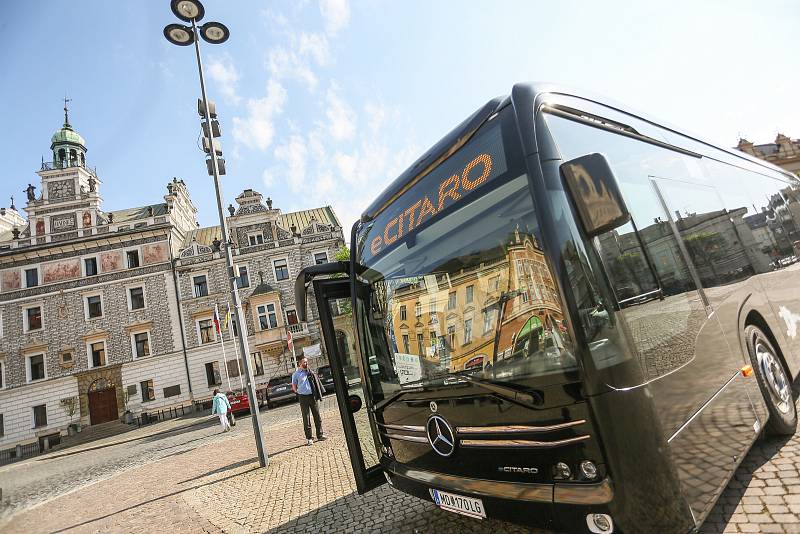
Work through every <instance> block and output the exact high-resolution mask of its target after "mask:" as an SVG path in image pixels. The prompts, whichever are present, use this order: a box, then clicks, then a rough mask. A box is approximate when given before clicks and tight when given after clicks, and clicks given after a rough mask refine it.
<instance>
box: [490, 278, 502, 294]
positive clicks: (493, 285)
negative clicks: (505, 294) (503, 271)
mask: <svg viewBox="0 0 800 534" xmlns="http://www.w3.org/2000/svg"><path fill="white" fill-rule="evenodd" d="M489 289H490V290H491V291H497V290H498V289H500V276H499V275H498V276H495V277H493V278H491V279H489Z"/></svg>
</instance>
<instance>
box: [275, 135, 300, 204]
mask: <svg viewBox="0 0 800 534" xmlns="http://www.w3.org/2000/svg"><path fill="white" fill-rule="evenodd" d="M275 158H276V159H277V160H278V161H281V162H283V163H284V165H285V166H286V181H287V183H288V185H289V189H291V190H292V191H293V192H295V193H298V192H301V191H305V190H307V189H308V188H307V185H308V184H306V166H307V164H306V160H307V158H308V148H307V147H306V143H305V141H304V140H303V138H302V137H301V136H299V135H292V136H291V137H290V138H289V141H288V142H287V143H284V144H282V145H280V146H277V147H276V148H275Z"/></svg>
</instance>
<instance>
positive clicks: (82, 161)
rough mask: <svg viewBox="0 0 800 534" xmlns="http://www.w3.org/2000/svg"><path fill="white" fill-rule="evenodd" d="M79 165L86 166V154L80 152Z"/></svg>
mask: <svg viewBox="0 0 800 534" xmlns="http://www.w3.org/2000/svg"><path fill="white" fill-rule="evenodd" d="M81 167H86V154H84V153H83V152H81Z"/></svg>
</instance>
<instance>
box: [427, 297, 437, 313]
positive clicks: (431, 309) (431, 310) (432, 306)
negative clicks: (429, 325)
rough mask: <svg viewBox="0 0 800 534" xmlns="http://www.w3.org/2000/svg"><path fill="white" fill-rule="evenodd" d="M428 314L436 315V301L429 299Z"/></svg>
mask: <svg viewBox="0 0 800 534" xmlns="http://www.w3.org/2000/svg"><path fill="white" fill-rule="evenodd" d="M428 312H429V313H430V314H431V315H434V314H435V313H436V301H435V300H433V299H431V301H430V302H429V303H428Z"/></svg>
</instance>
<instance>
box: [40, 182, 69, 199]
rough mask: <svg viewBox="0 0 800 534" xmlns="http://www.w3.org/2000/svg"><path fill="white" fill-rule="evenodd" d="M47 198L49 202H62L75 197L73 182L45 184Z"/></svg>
mask: <svg viewBox="0 0 800 534" xmlns="http://www.w3.org/2000/svg"><path fill="white" fill-rule="evenodd" d="M47 196H48V197H49V198H50V199H51V200H62V199H67V198H72V197H73V196H75V182H74V181H72V180H58V181H56V182H50V183H48V184H47Z"/></svg>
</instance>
